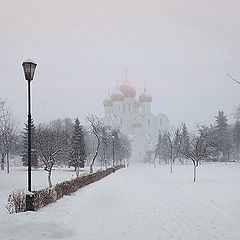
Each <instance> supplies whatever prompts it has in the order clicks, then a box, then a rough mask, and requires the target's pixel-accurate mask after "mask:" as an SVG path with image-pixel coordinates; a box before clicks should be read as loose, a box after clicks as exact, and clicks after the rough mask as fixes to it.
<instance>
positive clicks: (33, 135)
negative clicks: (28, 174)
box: [21, 119, 39, 168]
mask: <svg viewBox="0 0 240 240" xmlns="http://www.w3.org/2000/svg"><path fill="white" fill-rule="evenodd" d="M22 135H23V138H22V145H23V146H22V155H21V156H22V163H23V166H28V124H27V123H25V128H24V131H23V132H22ZM35 140H36V128H35V125H34V122H33V119H31V146H32V152H31V165H32V167H35V168H37V167H38V164H39V162H38V157H37V153H36V150H35V148H36V141H35Z"/></svg>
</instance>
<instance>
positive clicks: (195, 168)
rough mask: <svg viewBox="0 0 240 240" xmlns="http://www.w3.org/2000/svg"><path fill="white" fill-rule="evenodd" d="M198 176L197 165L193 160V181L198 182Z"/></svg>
mask: <svg viewBox="0 0 240 240" xmlns="http://www.w3.org/2000/svg"><path fill="white" fill-rule="evenodd" d="M196 177H197V165H196V163H195V161H193V181H194V182H196Z"/></svg>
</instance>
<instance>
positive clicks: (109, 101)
mask: <svg viewBox="0 0 240 240" xmlns="http://www.w3.org/2000/svg"><path fill="white" fill-rule="evenodd" d="M112 105H113V102H112V99H111V97H110V93H108V96H107V98H105V99H104V100H103V106H104V107H111V106H112Z"/></svg>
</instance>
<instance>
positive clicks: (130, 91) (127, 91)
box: [120, 82, 136, 97]
mask: <svg viewBox="0 0 240 240" xmlns="http://www.w3.org/2000/svg"><path fill="white" fill-rule="evenodd" d="M120 91H121V92H122V93H123V94H124V96H125V97H135V96H136V90H135V88H134V87H132V86H131V85H129V84H128V83H127V82H126V83H124V84H122V85H121V86H120Z"/></svg>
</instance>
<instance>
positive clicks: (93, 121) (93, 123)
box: [86, 115, 103, 173]
mask: <svg viewBox="0 0 240 240" xmlns="http://www.w3.org/2000/svg"><path fill="white" fill-rule="evenodd" d="M86 118H87V122H88V123H89V132H90V133H91V134H93V135H94V136H95V137H96V140H97V146H96V151H95V153H94V155H93V158H92V162H91V164H90V173H93V164H94V162H95V160H96V158H97V156H98V152H99V148H100V144H101V133H102V128H103V125H102V123H101V122H100V120H99V118H98V117H97V116H94V115H90V116H87V117H86Z"/></svg>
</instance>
